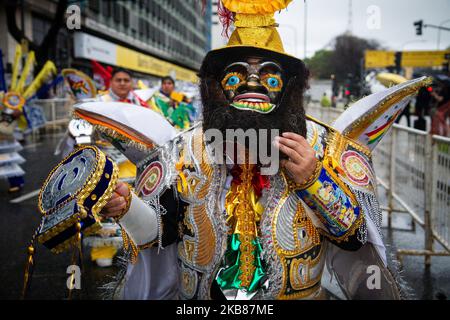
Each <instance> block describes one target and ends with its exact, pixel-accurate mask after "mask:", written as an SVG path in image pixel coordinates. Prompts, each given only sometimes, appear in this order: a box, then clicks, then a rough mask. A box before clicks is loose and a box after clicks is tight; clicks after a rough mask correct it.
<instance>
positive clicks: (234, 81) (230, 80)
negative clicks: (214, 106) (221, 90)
mask: <svg viewBox="0 0 450 320" xmlns="http://www.w3.org/2000/svg"><path fill="white" fill-rule="evenodd" d="M239 82H241V80H240V79H239V78H238V77H237V76H232V77H230V78H228V81H227V85H228V86H235V85H237V84H238V83H239Z"/></svg>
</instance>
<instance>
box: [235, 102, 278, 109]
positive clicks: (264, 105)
mask: <svg viewBox="0 0 450 320" xmlns="http://www.w3.org/2000/svg"><path fill="white" fill-rule="evenodd" d="M233 106H235V107H237V108H246V109H251V110H256V111H262V112H267V111H269V110H270V109H272V107H273V105H272V104H271V103H268V102H248V101H239V102H234V103H233Z"/></svg>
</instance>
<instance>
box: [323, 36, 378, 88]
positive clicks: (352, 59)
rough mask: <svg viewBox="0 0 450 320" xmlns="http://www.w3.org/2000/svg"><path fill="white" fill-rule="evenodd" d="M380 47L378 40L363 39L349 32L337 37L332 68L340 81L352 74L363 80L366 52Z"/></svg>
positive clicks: (354, 77) (355, 77)
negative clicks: (363, 63) (363, 62)
mask: <svg viewBox="0 0 450 320" xmlns="http://www.w3.org/2000/svg"><path fill="white" fill-rule="evenodd" d="M378 49H380V44H379V43H378V41H376V40H367V39H362V38H358V37H356V36H353V35H349V34H343V35H340V36H338V37H336V39H335V45H334V51H333V55H332V57H331V68H332V70H333V71H334V73H335V76H336V80H337V81H338V83H343V82H344V81H345V79H347V78H348V76H349V75H352V77H353V79H357V80H361V74H362V71H363V70H362V67H363V65H362V61H363V58H364V52H365V51H366V50H378Z"/></svg>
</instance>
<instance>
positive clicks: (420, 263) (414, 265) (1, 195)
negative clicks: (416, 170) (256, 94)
mask: <svg viewBox="0 0 450 320" xmlns="http://www.w3.org/2000/svg"><path fill="white" fill-rule="evenodd" d="M60 137H61V134H47V135H42V136H41V137H40V139H39V140H38V141H36V142H34V143H27V144H26V145H24V147H25V148H24V150H23V151H22V152H21V154H22V155H23V157H24V158H25V159H26V160H27V162H26V163H25V164H24V165H23V168H24V169H25V171H26V176H25V179H26V186H25V189H24V190H23V191H22V192H21V193H19V194H14V195H10V194H8V192H7V189H8V186H7V183H6V182H4V181H0V201H1V204H2V210H1V214H0V228H1V229H0V237H1V241H0V246H1V247H0V281H1V282H0V283H1V284H2V285H1V286H0V299H18V298H20V296H21V291H22V284H23V271H24V266H25V262H26V259H27V255H26V248H27V246H28V244H29V241H30V239H31V236H32V234H33V232H34V231H35V228H36V227H37V226H38V224H39V222H40V213H39V212H38V210H37V197H32V198H30V199H27V200H24V201H22V202H20V203H10V200H12V199H14V198H17V197H19V196H22V195H26V194H28V193H30V192H33V191H35V190H37V189H39V187H40V186H41V184H42V183H43V181H44V180H45V178H46V176H47V174H48V172H50V170H51V169H52V168H53V167H54V166H55V165H56V164H57V163H58V161H59V157H58V156H54V155H53V154H54V150H55V146H56V145H57V143H58V141H59V138H60ZM383 200H384V197H383V195H382V192H381V202H382V203H383ZM393 226H394V227H396V228H399V229H404V230H397V229H395V230H388V229H386V228H383V234H384V238H385V241H386V243H388V244H389V251H391V252H393V253H394V254H395V250H396V249H423V247H424V234H423V231H422V230H421V228H420V227H419V226H417V228H416V230H415V231H408V229H411V218H410V217H409V216H408V215H406V214H404V213H396V214H394V215H393ZM436 248H437V249H439V247H438V246H437V247H436ZM83 253H84V261H83V273H82V274H83V275H82V279H81V290H75V292H74V294H73V299H99V298H101V290H99V289H98V288H99V287H100V286H101V285H103V284H105V283H106V282H108V281H109V280H110V278H109V277H110V276H112V275H114V274H115V273H116V272H117V267H109V268H100V267H97V266H96V265H95V264H93V263H92V262H91V261H89V259H88V254H89V252H88V251H87V249H84V252H83ZM403 261H404V272H403V275H404V278H405V279H406V281H407V282H408V284H409V285H410V286H411V287H412V288H413V292H414V295H415V298H416V299H438V298H439V299H445V298H447V299H448V298H450V257H432V264H431V267H430V268H425V264H424V257H412V256H405V257H404V259H403ZM70 264H71V255H70V254H69V253H63V254H60V255H53V254H52V253H51V252H50V251H49V250H47V249H46V248H44V247H43V246H41V245H38V247H37V252H36V255H35V269H34V275H33V279H32V283H31V287H30V290H29V292H28V295H27V298H29V299H66V298H67V295H68V291H67V289H66V281H67V278H68V276H69V275H68V274H67V273H66V268H67V266H68V265H70Z"/></svg>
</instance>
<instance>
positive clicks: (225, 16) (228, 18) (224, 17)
mask: <svg viewBox="0 0 450 320" xmlns="http://www.w3.org/2000/svg"><path fill="white" fill-rule="evenodd" d="M217 15H218V16H219V21H220V23H221V24H222V26H223V30H222V36H224V37H227V38H229V37H230V36H229V35H228V30H229V29H230V26H231V24H232V23H233V22H234V14H233V12H231V11H230V10H228V9H227V8H226V7H225V6H224V5H223V3H222V1H221V0H219V1H218V2H217Z"/></svg>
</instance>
